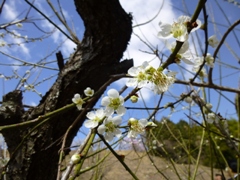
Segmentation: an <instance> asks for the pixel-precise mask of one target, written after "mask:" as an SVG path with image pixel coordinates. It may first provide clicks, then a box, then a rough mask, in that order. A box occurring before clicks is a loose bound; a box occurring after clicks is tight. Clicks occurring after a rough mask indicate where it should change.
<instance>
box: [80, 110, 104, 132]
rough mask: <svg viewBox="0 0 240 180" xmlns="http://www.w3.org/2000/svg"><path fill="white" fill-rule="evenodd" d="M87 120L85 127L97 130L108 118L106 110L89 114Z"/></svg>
mask: <svg viewBox="0 0 240 180" xmlns="http://www.w3.org/2000/svg"><path fill="white" fill-rule="evenodd" d="M86 116H87V118H88V120H86V121H85V122H84V126H85V127H87V128H95V127H97V126H98V124H99V122H100V121H102V120H103V118H104V117H105V116H106V114H105V112H104V110H103V109H102V108H100V109H98V110H96V111H95V112H93V111H91V112H88V113H87V115H86Z"/></svg>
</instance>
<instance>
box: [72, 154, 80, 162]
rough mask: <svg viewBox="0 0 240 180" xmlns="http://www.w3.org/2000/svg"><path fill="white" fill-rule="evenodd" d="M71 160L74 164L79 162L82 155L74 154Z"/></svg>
mask: <svg viewBox="0 0 240 180" xmlns="http://www.w3.org/2000/svg"><path fill="white" fill-rule="evenodd" d="M71 161H72V163H73V164H77V163H78V162H79V161H80V155H79V154H74V155H72V157H71Z"/></svg>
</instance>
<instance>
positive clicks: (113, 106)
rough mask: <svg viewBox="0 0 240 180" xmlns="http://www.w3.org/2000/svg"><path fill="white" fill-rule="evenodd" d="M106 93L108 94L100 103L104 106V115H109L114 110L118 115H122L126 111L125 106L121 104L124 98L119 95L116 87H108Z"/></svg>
mask: <svg viewBox="0 0 240 180" xmlns="http://www.w3.org/2000/svg"><path fill="white" fill-rule="evenodd" d="M107 94H108V96H105V97H103V98H102V101H101V105H102V106H106V109H105V113H106V116H111V115H112V114H113V113H114V111H116V112H117V114H118V115H119V116H123V115H124V114H125V112H126V108H125V107H124V106H123V104H124V98H123V97H122V96H120V95H119V93H118V91H117V90H116V89H110V90H109V91H108V92H107Z"/></svg>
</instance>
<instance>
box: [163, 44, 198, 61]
mask: <svg viewBox="0 0 240 180" xmlns="http://www.w3.org/2000/svg"><path fill="white" fill-rule="evenodd" d="M166 46H167V48H168V49H169V50H170V51H171V52H173V51H174V49H175V47H176V42H175V41H174V42H173V43H172V44H168V43H167V44H166ZM176 58H177V59H178V60H179V62H180V60H182V61H184V62H185V63H186V64H189V65H193V64H194V62H192V59H193V56H192V54H191V52H190V51H189V42H188V41H185V42H184V43H183V45H182V47H181V49H180V50H179V51H178V53H177V55H176ZM176 63H178V61H177V62H176Z"/></svg>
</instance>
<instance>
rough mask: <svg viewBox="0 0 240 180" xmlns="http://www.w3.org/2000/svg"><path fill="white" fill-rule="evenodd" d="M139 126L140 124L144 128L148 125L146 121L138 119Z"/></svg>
mask: <svg viewBox="0 0 240 180" xmlns="http://www.w3.org/2000/svg"><path fill="white" fill-rule="evenodd" d="M139 124H141V125H142V126H143V127H146V126H147V124H148V121H147V119H140V120H139Z"/></svg>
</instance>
